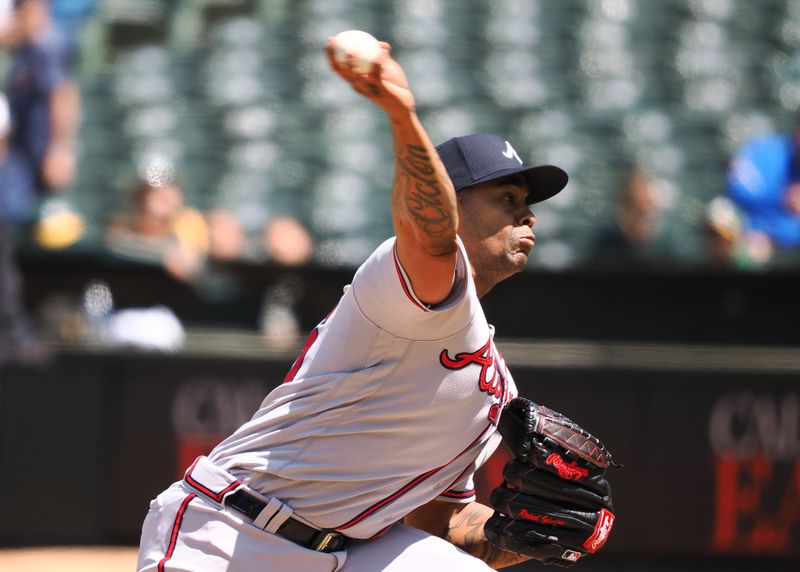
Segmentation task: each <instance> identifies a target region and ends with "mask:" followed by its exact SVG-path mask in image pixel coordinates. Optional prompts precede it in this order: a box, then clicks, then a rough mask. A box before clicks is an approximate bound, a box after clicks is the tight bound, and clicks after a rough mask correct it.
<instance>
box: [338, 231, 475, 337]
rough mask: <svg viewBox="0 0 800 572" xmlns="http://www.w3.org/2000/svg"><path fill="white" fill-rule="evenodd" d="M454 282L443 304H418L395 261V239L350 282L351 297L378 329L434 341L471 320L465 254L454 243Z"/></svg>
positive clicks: (468, 273)
mask: <svg viewBox="0 0 800 572" xmlns="http://www.w3.org/2000/svg"><path fill="white" fill-rule="evenodd" d="M458 245H459V250H458V260H457V263H456V271H455V282H454V285H453V289H452V290H451V292H450V295H449V296H448V297H447V299H446V300H444V301H443V302H441V303H440V304H436V305H434V306H431V305H427V304H425V303H424V302H422V301H421V300H420V299H419V297H418V296H417V295H416V293H415V292H414V289H413V287H412V285H411V280H410V279H409V278H408V275H407V274H406V271H405V269H404V268H403V266H402V264H400V260H399V259H398V257H397V251H396V239H395V238H392V239H389V240H387V241H386V242H384V243H383V244H382V245H381V246H379V247H378V248H377V249H376V250H375V252H374V253H373V254H372V255H371V256H370V257H369V258H368V259H367V261H366V262H365V263H364V264H363V265H362V266H361V267H360V268H359V269H358V272H356V275H355V277H354V278H353V284H352V287H353V295H354V297H355V299H356V302H357V303H358V306H359V308H360V309H361V311H362V312H363V314H364V316H365V317H366V318H367V319H368V320H370V321H371V322H372V323H373V324H375V325H376V326H378V327H379V328H381V329H383V330H385V331H387V332H389V333H391V334H393V335H396V336H400V337H407V338H409V339H437V338H441V337H445V336H448V335H451V334H453V333H454V332H457V331H459V330H460V329H462V328H464V327H465V326H466V325H467V324H468V323H469V321H470V319H471V309H470V308H469V307H468V306H469V304H468V303H467V300H468V296H467V291H468V288H474V285H473V284H472V277H471V274H470V272H469V271H468V268H469V262H468V260H467V257H466V252H465V251H464V247H463V245H462V244H461V241H460V239H459V240H458Z"/></svg>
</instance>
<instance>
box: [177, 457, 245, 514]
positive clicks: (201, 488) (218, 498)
mask: <svg viewBox="0 0 800 572" xmlns="http://www.w3.org/2000/svg"><path fill="white" fill-rule="evenodd" d="M199 460H200V457H197V459H195V460H194V463H192V466H191V467H189V470H188V471H186V476H184V477H183V480H185V481H186V482H187V483H189V484H190V485H191V486H193V487H194V488H196V489H197V490H198V491H200V492H201V493H203V494H205V495H208V496H209V497H211V498H212V499H214V500H215V501H217V502H218V503H221V502H222V499H223V498H224V497H225V495H226V494H228V493H229V492H230V491H232V490H233V489H235V488H237V487H238V486H240V485H241V484H242V481H240V480H239V479H236V480H235V481H233V482H232V483H231V484H229V485H228V486H227V487H225V488H224V489H222V490H221V491H220V492H218V493H215V492H214V491H212V490H211V489H209V488H208V487H205V486H203V485H201V484H200V483H198V482H197V481H196V480H194V478H193V477H192V471H194V467H195V465H196V464H197V461H199Z"/></svg>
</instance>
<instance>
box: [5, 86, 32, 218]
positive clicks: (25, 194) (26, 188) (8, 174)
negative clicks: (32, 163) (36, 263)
mask: <svg viewBox="0 0 800 572" xmlns="http://www.w3.org/2000/svg"><path fill="white" fill-rule="evenodd" d="M10 133H11V112H10V109H9V106H8V101H7V100H6V98H5V96H4V95H3V94H0V219H3V220H4V221H5V222H6V223H7V224H9V225H20V224H24V223H26V222H29V221H30V220H31V219H32V218H33V215H34V210H35V206H36V191H35V188H34V181H33V173H32V172H31V171H30V170H29V169H28V168H27V167H26V164H25V161H24V160H22V157H20V155H19V153H18V152H17V151H16V150H14V149H12V148H11V147H10V145H9V140H8V138H9V135H10Z"/></svg>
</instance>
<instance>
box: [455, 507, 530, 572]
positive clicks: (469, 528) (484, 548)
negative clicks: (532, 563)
mask: <svg viewBox="0 0 800 572" xmlns="http://www.w3.org/2000/svg"><path fill="white" fill-rule="evenodd" d="M485 523H486V515H485V514H484V513H482V512H481V511H477V510H471V509H470V508H469V507H467V508H465V509H464V510H462V511H461V512H459V513H458V514H457V515H456V516H455V517H454V518H453V519H452V520H451V521H450V528H449V529H448V531H447V536H446V537H445V540H447V541H449V542H451V543H453V544H455V545H456V546H458V547H459V548H461V549H462V550H463V551H464V552H466V553H468V554H471V555H472V556H474V557H475V558H479V559H480V560H483V561H484V562H486V564H488V565H489V566H491V567H492V568H503V567H505V566H511V565H512V564H518V563H520V562H525V561H526V560H529V559H528V558H527V557H525V556H520V555H518V554H514V553H513V552H506V551H505V550H500V549H499V548H497V547H496V546H495V545H494V544H492V543H491V542H489V541H488V540H486V536H484V534H483V525H484V524H485Z"/></svg>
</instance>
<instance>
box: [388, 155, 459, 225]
mask: <svg viewBox="0 0 800 572" xmlns="http://www.w3.org/2000/svg"><path fill="white" fill-rule="evenodd" d="M397 166H398V172H397V175H398V176H397V187H396V189H395V191H396V193H397V194H396V195H395V198H396V200H397V201H399V203H398V204H399V205H402V206H403V207H404V209H403V210H404V211H405V212H406V213H408V215H409V216H410V217H411V219H412V220H413V221H414V223H415V224H416V226H417V228H419V230H420V231H422V232H423V233H424V234H425V235H426V236H428V237H430V238H433V239H435V238H439V237H443V236H446V235H447V234H448V233H449V232H450V231H451V230H452V228H453V215H452V213H451V212H450V210H449V206H448V205H447V202H448V197H447V194H446V192H445V191H444V190H443V189H442V188H441V186H440V185H439V182H438V181H437V179H436V168H435V167H434V165H433V162H432V161H431V158H430V156H429V155H428V153H427V152H426V150H425V147H422V146H420V145H407V146H406V150H405V153H403V154H401V155H400V156H398V158H397Z"/></svg>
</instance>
